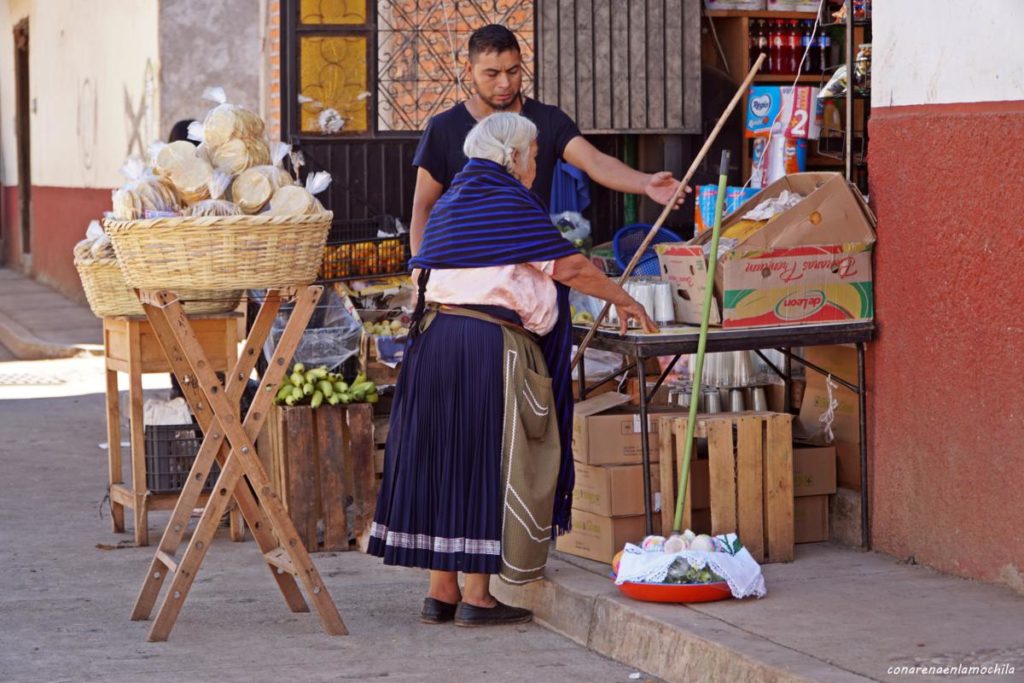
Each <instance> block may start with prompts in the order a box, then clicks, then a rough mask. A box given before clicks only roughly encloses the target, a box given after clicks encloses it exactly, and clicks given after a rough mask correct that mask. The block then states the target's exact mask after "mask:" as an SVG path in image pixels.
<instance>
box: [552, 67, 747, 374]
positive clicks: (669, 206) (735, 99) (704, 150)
mask: <svg viewBox="0 0 1024 683" xmlns="http://www.w3.org/2000/svg"><path fill="white" fill-rule="evenodd" d="M765 59H766V55H765V54H764V53H761V55H760V56H759V57H758V58H757V61H756V62H754V66H752V67H750V71H749V72H747V77H746V78H744V79H743V82H742V83H740V87H739V88H738V89H737V90H736V94H735V95H733V96H732V100H730V101H729V105H728V106H727V107H726V108H725V111H724V112H723V113H722V115H721V116H720V117H719V119H718V123H716V124H715V127H714V129H712V131H711V134H710V135H709V136H708V139H707V140H706V141H705V142H704V146H703V147H701V148H700V151H699V152H697V156H696V157H694V159H693V163H691V164H690V169H689V170H688V171H687V172H686V175H685V176H683V179H682V181H681V182H680V183H679V187H677V188H676V191H675V194H674V195H672V199H671V200H669V201H668V202H667V203H666V204H665V208H664V209H662V210H661V215H660V216H658V220H657V221H655V223H654V225H652V226H651V229H650V230H649V231H648V233H647V236H646V237H645V238H644V241H643V243H642V244H641V245H640V247H639V248H638V249H637V250H636V253H634V254H633V258H631V259H630V260H629V264H628V265H627V266H626V270H625V271H624V272H623V273H622V275H621V276H620V277H619V282H618V284H619V286H620V287H621V286H622V285H623V283H625V282H626V280H627V279H628V278H629V276H630V275H631V274H632V273H633V269H634V268H636V264H637V263H638V262H639V261H640V258H641V257H642V256H643V254H644V252H646V251H647V247H649V246H651V242H653V241H654V236H655V235H657V234H658V231H659V230H661V226H662V224H664V223H665V220H666V219H667V218H668V215H669V214H670V213H672V211H673V209H675V206H676V202H677V201H678V200H679V196H680V195H681V194H682V193H683V192H684V191H685V189H686V186H687V185H688V184H689V182H690V180H691V179H692V178H693V176H694V174H695V173H696V172H697V168H699V167H700V165H701V163H702V162H703V161H704V157H705V156H707V154H708V152H710V151H711V146H712V145H713V144H714V142H715V139H716V138H717V137H718V134H719V133H720V132H721V131H722V128H724V127H725V122H726V121H727V120H728V119H729V116H730V115H732V112H733V110H734V109H735V108H736V105H737V104H739V102H740V100H741V99H743V94H744V93H745V92H747V89H748V88H749V87H750V84H751V83H753V82H754V76H756V75H757V72H758V71H760V70H761V64H762V63H763V62H764V60H765ZM609 308H611V304H609V303H608V302H605V304H604V308H602V309H601V312H600V313H599V314H598V316H597V318H595V319H594V322H593V324H592V325H591V326H590V330H589V331H588V332H587V336H585V337H584V338H583V341H581V342H580V345H579V348H578V349H577V351H576V355H575V356H574V357H573V359H572V366H571V368H572V369H575V368H576V366H577V365H579V362H580V358H582V357H583V352H584V351H585V350H586V348H587V346H588V345H589V344H590V341H591V340H592V339H593V338H594V335H595V334H596V333H597V328H598V327H599V326H600V325H601V323H602V322H603V321H604V319H605V316H607V315H608V309H609ZM641 389H643V387H641Z"/></svg>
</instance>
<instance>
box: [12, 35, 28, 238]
mask: <svg viewBox="0 0 1024 683" xmlns="http://www.w3.org/2000/svg"><path fill="white" fill-rule="evenodd" d="M14 87H15V93H16V97H15V100H16V105H15V106H16V114H15V136H16V137H17V149H18V215H19V221H18V222H19V226H20V229H21V253H22V255H23V256H24V255H28V254H30V253H31V252H32V242H31V239H30V235H31V226H32V220H31V215H32V213H31V207H32V176H31V169H32V157H31V155H30V150H31V146H30V137H29V133H30V130H29V119H30V116H31V104H30V102H29V90H28V19H22V20H21V21H19V22H18V24H17V25H16V26H15V27H14Z"/></svg>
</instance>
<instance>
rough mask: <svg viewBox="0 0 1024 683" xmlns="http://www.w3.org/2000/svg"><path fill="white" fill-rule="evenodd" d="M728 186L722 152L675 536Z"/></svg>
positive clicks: (701, 376) (726, 161)
mask: <svg viewBox="0 0 1024 683" xmlns="http://www.w3.org/2000/svg"><path fill="white" fill-rule="evenodd" d="M728 182H729V151H728V150H724V151H723V152H722V164H721V166H720V167H719V170H718V196H717V197H716V198H715V223H714V225H713V226H712V228H711V253H709V254H708V274H707V287H706V288H705V290H704V308H703V310H701V313H700V337H699V339H698V341H697V360H696V364H695V365H694V368H693V387H692V389H691V390H690V414H689V416H688V417H687V419H686V445H685V448H684V452H683V461H682V462H681V463H677V468H678V470H679V497H678V499H677V500H676V517H675V520H674V521H673V523H672V531H673V532H674V533H679V532H680V531H682V529H680V528H679V527H681V526H682V524H683V504H684V503H685V502H686V493H687V491H688V490H689V488H690V486H689V484H690V459H691V458H692V457H693V433H694V431H696V428H697V402H698V401H699V400H700V393H701V381H702V380H703V379H704V349H705V348H707V344H708V320H709V319H710V317H711V304H712V303H713V302H714V297H715V270H716V269H717V266H718V238H719V237H721V233H722V207H723V206H724V205H725V187H726V185H727V184H728Z"/></svg>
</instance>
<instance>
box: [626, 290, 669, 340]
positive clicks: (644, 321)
mask: <svg viewBox="0 0 1024 683" xmlns="http://www.w3.org/2000/svg"><path fill="white" fill-rule="evenodd" d="M615 311H616V312H617V313H618V316H619V334H623V335H624V334H626V330H627V328H628V327H629V320H630V319H632V320H636V321H637V322H638V323H640V327H642V328H643V330H644V332H648V333H650V334H657V333H658V332H660V331H661V330H660V328H659V327H658V324H657V323H656V322H654V321H653V320H651V318H650V316H648V315H647V311H646V310H644V307H643V306H641V305H640V302H639V301H637V300H636V299H632V298H631V299H630V300H629V303H628V304H617V305H616V306H615Z"/></svg>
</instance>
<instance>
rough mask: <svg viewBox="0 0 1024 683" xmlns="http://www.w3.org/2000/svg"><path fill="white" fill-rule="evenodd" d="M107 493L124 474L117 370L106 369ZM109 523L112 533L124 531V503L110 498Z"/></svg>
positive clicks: (118, 482) (119, 481) (120, 480)
mask: <svg viewBox="0 0 1024 683" xmlns="http://www.w3.org/2000/svg"><path fill="white" fill-rule="evenodd" d="M106 372H107V483H108V486H107V494H108V495H109V494H110V489H111V487H113V486H114V484H120V483H121V482H122V480H123V477H124V474H123V472H122V469H121V467H122V463H121V405H120V396H119V394H118V388H117V371H116V370H110V369H108V370H107V371H106ZM110 524H111V527H112V528H113V530H114V533H122V532H124V505H122V504H121V503H118V502H116V501H114V498H113V496H111V498H110Z"/></svg>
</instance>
